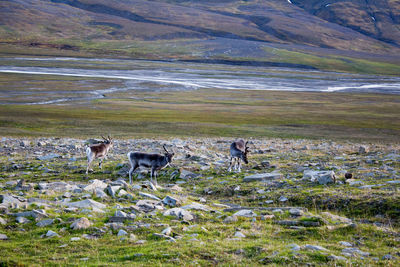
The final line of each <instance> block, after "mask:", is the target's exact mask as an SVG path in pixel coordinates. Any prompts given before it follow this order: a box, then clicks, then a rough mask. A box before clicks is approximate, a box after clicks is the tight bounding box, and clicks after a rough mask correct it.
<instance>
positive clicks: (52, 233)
mask: <svg viewBox="0 0 400 267" xmlns="http://www.w3.org/2000/svg"><path fill="white" fill-rule="evenodd" d="M56 236H58V234H57V233H56V232H54V231H52V230H49V231H47V233H46V237H56Z"/></svg>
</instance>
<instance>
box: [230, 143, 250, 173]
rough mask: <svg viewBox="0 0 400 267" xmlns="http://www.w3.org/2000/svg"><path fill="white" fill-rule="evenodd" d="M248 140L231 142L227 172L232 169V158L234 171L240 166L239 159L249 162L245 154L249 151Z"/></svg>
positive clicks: (238, 169)
mask: <svg viewBox="0 0 400 267" xmlns="http://www.w3.org/2000/svg"><path fill="white" fill-rule="evenodd" d="M247 143H248V141H247V142H246V143H245V142H244V141H243V140H242V139H240V140H238V141H236V142H233V143H232V144H231V147H230V154H231V161H230V163H229V168H228V172H230V171H231V170H232V159H233V161H234V163H233V168H234V169H235V170H236V171H239V172H240V168H241V160H243V161H244V163H246V164H247V163H249V161H248V160H247V154H248V153H249V152H250V150H249V147H248V146H247Z"/></svg>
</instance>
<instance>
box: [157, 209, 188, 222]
mask: <svg viewBox="0 0 400 267" xmlns="http://www.w3.org/2000/svg"><path fill="white" fill-rule="evenodd" d="M164 216H175V217H176V218H178V219H182V220H184V221H191V220H193V219H194V217H193V215H192V214H191V213H190V212H188V211H187V210H184V209H182V208H172V209H169V210H167V211H165V212H164Z"/></svg>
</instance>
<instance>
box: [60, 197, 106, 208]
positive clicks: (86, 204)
mask: <svg viewBox="0 0 400 267" xmlns="http://www.w3.org/2000/svg"><path fill="white" fill-rule="evenodd" d="M64 205H66V206H68V207H75V208H92V209H93V208H96V209H105V208H106V207H107V206H106V205H104V204H102V203H100V202H97V201H94V200H93V199H85V200H82V201H77V202H70V203H64Z"/></svg>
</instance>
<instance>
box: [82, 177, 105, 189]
mask: <svg viewBox="0 0 400 267" xmlns="http://www.w3.org/2000/svg"><path fill="white" fill-rule="evenodd" d="M107 186H108V185H107V184H106V183H104V182H103V181H101V180H97V179H94V180H93V181H92V182H91V183H90V184H88V185H87V186H85V187H84V188H83V190H85V191H89V192H94V191H97V190H98V189H100V190H101V191H103V190H104V189H106V188H107Z"/></svg>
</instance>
